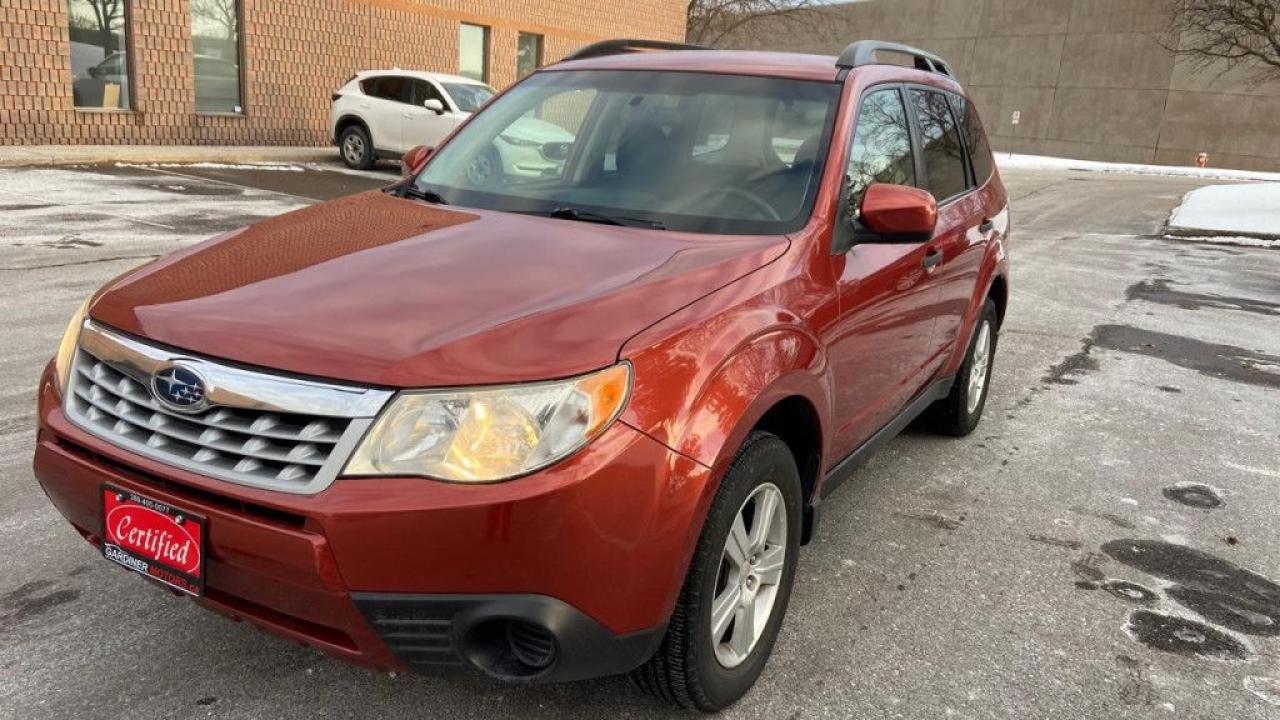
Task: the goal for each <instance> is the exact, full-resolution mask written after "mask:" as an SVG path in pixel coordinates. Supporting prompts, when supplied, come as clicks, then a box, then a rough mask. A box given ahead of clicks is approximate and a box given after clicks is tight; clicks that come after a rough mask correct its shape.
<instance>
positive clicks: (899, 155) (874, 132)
mask: <svg viewBox="0 0 1280 720" xmlns="http://www.w3.org/2000/svg"><path fill="white" fill-rule="evenodd" d="M846 173H847V180H848V182H849V195H850V201H851V204H852V207H854V208H858V207H859V206H861V204H862V194H863V193H864V192H866V189H867V187H868V186H870V185H872V184H874V183H888V184H890V185H914V184H915V182H916V168H915V158H913V157H912V155H911V126H910V123H909V122H908V120H907V109H906V107H904V106H903V104H902V94H901V93H899V92H898V90H896V89H889V90H876V91H874V92H871V93H868V94H867V96H866V98H865V99H864V100H863V101H862V110H861V111H860V112H859V113H858V124H857V127H855V128H854V131H853V148H852V149H851V150H850V151H849V166H848V168H847V170H846Z"/></svg>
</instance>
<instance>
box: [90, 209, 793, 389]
mask: <svg viewBox="0 0 1280 720" xmlns="http://www.w3.org/2000/svg"><path fill="white" fill-rule="evenodd" d="M787 244H788V241H787V239H786V238H785V237H763V236H707V235H695V234H684V233H677V232H662V231H654V230H648V229H637V228H626V227H614V226H609V225H599V224H588V223H581V222H573V221H566V220H555V219H550V218H540V217H530V216H524V215H513V214H507V213H496V212H487V211H473V210H464V209H453V208H444V207H440V206H432V205H427V204H425V203H421V202H418V201H413V200H405V199H401V198H396V197H393V196H390V195H387V194H384V193H382V192H379V191H373V192H368V193H362V194H359V195H354V196H351V197H348V198H343V199H340V200H334V201H330V202H326V203H321V204H319V205H313V206H311V207H308V208H304V209H301V210H297V211H294V212H292V213H288V214H286V215H281V216H279V217H275V218H271V219H268V220H265V221H263V222H260V223H258V224H256V225H251V226H249V227H247V228H243V229H241V230H237V231H234V232H231V233H228V234H226V235H223V236H219V237H216V238H213V239H211V240H209V241H206V242H204V243H201V244H199V245H196V246H193V247H191V248H188V249H186V250H183V251H180V252H178V253H175V254H172V255H169V256H166V257H164V258H161V259H159V260H157V261H155V262H153V263H151V264H149V265H145V266H143V267H141V268H138V269H137V270H134V271H132V272H130V273H128V274H126V275H124V276H122V277H121V278H119V279H117V280H116V281H114V282H112V283H111V284H109V285H108V286H107V287H106V288H104V289H103V291H102V292H101V293H99V295H98V296H97V298H96V299H95V300H94V302H93V304H92V306H91V308H90V316H91V317H93V318H94V319H95V320H97V321H99V322H102V323H105V324H107V325H110V326H112V327H114V328H117V329H119V330H123V331H125V332H128V333H132V334H134V335H138V336H141V337H144V338H148V339H151V340H154V341H156V342H159V343H162V344H166V345H170V346H173V347H175V348H180V349H183V350H186V351H188V352H191V353H194V354H199V355H205V356H210V357H215V358H222V359H224V360H230V361H234V362H239V363H245V364H249V365H255V366H261V367H265V368H271V369H277V370H282V371H288V372H292V373H300V374H304V375H311V376H317V377H322V378H332V379H338V380H348V381H352V382H359V383H368V384H375V385H385V386H393V387H432V386H437V387H438V386H451V385H470V384H488V383H503V382H522V381H529V380H540V379H547V378H555V377H566V376H569V375H574V374H578V373H582V372H587V371H590V370H593V369H596V368H600V367H603V366H606V365H608V364H610V363H612V362H614V361H615V360H616V359H617V355H618V350H619V348H620V347H621V346H622V345H623V343H625V342H626V340H627V339H628V338H630V337H631V336H632V335H634V334H635V333H637V332H639V331H640V330H642V329H644V328H645V327H647V326H649V325H651V324H652V323H654V322H656V321H657V320H659V319H661V318H662V317H664V316H665V315H667V314H670V313H672V312H674V311H675V310H677V309H679V308H681V307H683V306H685V305H687V304H689V303H691V302H693V301H695V300H697V299H698V298H700V297H702V296H704V295H706V294H707V293H710V292H712V291H714V290H716V289H717V288H720V287H723V286H724V285H726V284H728V283H730V282H732V281H733V280H735V279H737V278H739V277H742V276H743V275H745V274H747V273H749V272H751V271H752V270H754V269H756V268H758V267H760V266H762V265H764V264H766V263H768V262H770V261H771V260H773V259H775V258H777V257H778V256H780V255H781V254H782V253H783V252H784V251H785V250H786V247H787Z"/></svg>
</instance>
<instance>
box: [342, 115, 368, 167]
mask: <svg viewBox="0 0 1280 720" xmlns="http://www.w3.org/2000/svg"><path fill="white" fill-rule="evenodd" d="M338 152H339V154H340V155H342V162H344V163H346V164H347V167H349V168H352V169H354V170H368V169H370V168H372V167H373V163H374V160H375V159H376V156H375V155H374V151H373V139H372V138H370V137H369V131H368V130H365V129H364V128H363V127H361V126H359V125H348V126H347V127H345V128H343V129H342V134H341V135H339V136H338Z"/></svg>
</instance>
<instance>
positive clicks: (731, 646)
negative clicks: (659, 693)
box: [711, 483, 787, 668]
mask: <svg viewBox="0 0 1280 720" xmlns="http://www.w3.org/2000/svg"><path fill="white" fill-rule="evenodd" d="M786 552H787V508H786V502H785V500H784V499H783V497H782V491H781V490H779V489H778V486H776V485H774V484H773V483H764V484H762V485H760V486H759V487H757V488H756V489H755V490H753V491H752V493H751V495H749V496H748V497H747V499H746V501H744V502H743V503H742V507H740V508H738V513H737V515H736V516H735V517H734V519H733V525H732V526H731V527H730V529H729V537H728V538H726V539H725V544H724V550H723V551H722V552H721V556H720V569H719V572H718V574H717V576H716V584H715V598H714V599H713V600H712V602H711V645H712V649H713V650H714V651H715V656H716V660H717V661H718V662H719V663H720V664H721V665H722V666H724V667H726V668H733V667H737V666H738V665H741V664H742V662H743V661H745V660H746V659H747V657H748V656H750V655H751V651H752V650H754V649H755V646H756V644H757V643H758V642H759V641H760V638H761V636H762V635H764V630H765V627H766V626H767V625H768V624H769V618H770V616H771V615H772V614H773V607H774V604H775V601H776V600H777V596H778V586H779V584H780V583H781V582H782V571H783V567H784V566H785V560H786Z"/></svg>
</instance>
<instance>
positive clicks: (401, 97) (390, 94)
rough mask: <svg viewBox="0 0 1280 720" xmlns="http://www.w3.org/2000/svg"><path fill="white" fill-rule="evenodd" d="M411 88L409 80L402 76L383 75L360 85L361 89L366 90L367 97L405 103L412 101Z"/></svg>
mask: <svg viewBox="0 0 1280 720" xmlns="http://www.w3.org/2000/svg"><path fill="white" fill-rule="evenodd" d="M411 87H412V85H410V83H409V78H406V77H401V76H400V75H381V76H379V77H372V78H368V79H367V80H364V81H363V82H361V83H360V89H362V90H364V94H365V95H372V96H373V97H376V98H382V99H383V100H394V101H396V102H403V103H407V102H409V101H410V92H411V90H410V88H411Z"/></svg>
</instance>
